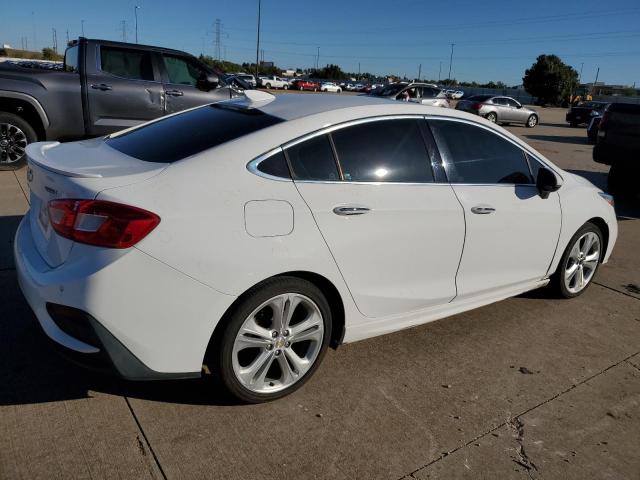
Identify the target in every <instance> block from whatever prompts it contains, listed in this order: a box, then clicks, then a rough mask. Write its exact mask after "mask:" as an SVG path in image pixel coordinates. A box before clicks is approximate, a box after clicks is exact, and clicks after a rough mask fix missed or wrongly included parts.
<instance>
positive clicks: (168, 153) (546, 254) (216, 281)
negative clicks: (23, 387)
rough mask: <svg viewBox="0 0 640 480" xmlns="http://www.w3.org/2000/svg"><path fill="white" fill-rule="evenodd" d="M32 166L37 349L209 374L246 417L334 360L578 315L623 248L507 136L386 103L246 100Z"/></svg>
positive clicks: (27, 234)
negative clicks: (546, 304) (479, 319)
mask: <svg viewBox="0 0 640 480" xmlns="http://www.w3.org/2000/svg"><path fill="white" fill-rule="evenodd" d="M239 139H242V141H237V140H239ZM27 152H28V156H29V172H28V175H27V178H28V179H29V185H30V188H31V205H30V210H29V212H28V213H27V214H26V216H25V217H24V218H23V220H22V222H21V224H20V226H19V228H18V231H17V234H16V239H15V243H14V248H15V265H16V272H17V276H18V279H19V283H20V286H21V289H22V291H23V292H24V295H25V297H26V299H27V301H28V303H29V305H31V308H32V309H33V311H34V312H35V315H36V317H37V319H38V321H39V322H40V325H41V326H42V328H43V330H44V332H45V333H46V335H48V336H49V337H50V338H51V339H53V341H54V342H56V343H57V344H58V345H59V346H60V347H61V348H63V349H66V350H67V351H68V352H69V353H71V354H73V355H75V356H76V357H84V359H85V361H86V362H90V363H93V364H94V365H95V366H99V365H107V366H109V365H110V366H111V368H114V369H115V370H116V372H117V373H119V374H120V375H122V376H124V377H126V378H130V379H137V380H140V379H166V378H188V377H199V376H200V375H201V372H202V371H203V364H204V365H206V366H207V367H208V370H209V371H211V372H215V373H216V376H217V377H219V378H220V379H221V381H222V383H223V384H224V385H225V386H226V387H227V388H228V389H229V391H230V392H232V393H233V394H234V395H235V396H236V397H238V398H240V399H241V400H243V401H246V402H262V401H266V400H272V399H275V398H277V397H281V396H284V395H286V394H288V393H290V392H292V391H294V390H295V389H296V388H298V387H300V386H301V385H302V384H303V383H304V382H305V381H307V380H308V379H309V377H310V376H311V375H312V374H313V373H314V371H316V369H317V368H318V365H319V364H320V361H321V360H322V358H323V355H324V353H325V350H326V348H327V347H328V346H329V345H333V346H334V347H335V346H337V345H339V344H341V343H346V342H354V341H357V340H363V339H365V338H368V337H373V336H376V335H381V334H384V333H389V332H392V331H395V330H400V329H404V328H407V327H410V326H414V325H418V324H421V323H425V322H429V321H432V320H436V319H440V318H443V317H446V316H448V315H452V314H456V313H460V312H463V311H465V310H469V309H472V308H476V307H480V306H482V305H486V304H489V303H491V302H495V301H498V300H502V299H504V298H507V297H510V296H513V295H518V294H520V293H522V292H525V291H527V290H531V289H534V288H538V287H542V286H545V285H547V284H551V285H552V286H553V287H554V288H555V289H556V291H557V292H558V293H559V294H560V295H562V296H564V297H575V296H577V295H580V294H582V293H584V292H585V290H586V289H587V287H588V286H589V284H590V283H591V281H592V279H593V278H594V275H595V274H596V271H597V269H598V267H599V265H600V264H601V263H604V262H606V261H607V260H608V258H609V255H610V254H611V250H612V248H613V246H614V244H615V241H616V237H617V222H616V216H615V212H614V210H613V208H612V206H611V204H610V202H611V197H609V196H608V195H606V194H604V193H603V192H601V191H600V190H598V189H597V188H595V187H594V186H593V185H591V184H590V183H588V182H586V181H585V180H584V179H583V178H582V177H578V176H576V175H573V174H571V173H569V172H566V171H563V170H562V169H560V168H558V167H556V166H555V165H554V164H552V163H551V162H550V161H549V160H547V159H546V158H545V157H544V156H543V155H542V154H540V153H538V152H537V151H536V150H534V149H533V148H532V147H531V146H529V145H528V144H527V143H525V142H523V141H522V140H520V139H519V138H518V137H516V136H514V135H512V134H510V133H509V132H506V131H505V130H503V129H500V128H497V127H496V126H495V125H493V124H491V123H489V122H487V121H486V120H484V119H481V118H478V117H477V116H471V115H468V114H465V113H462V112H458V111H454V110H444V109H441V108H433V107H426V106H423V105H418V104H415V103H409V102H390V101H388V100H387V99H385V98H371V97H364V96H339V95H334V96H326V95H325V96H309V95H283V96H278V97H277V98H276V97H274V96H272V95H269V94H267V93H265V92H260V91H255V90H249V91H247V93H246V98H239V99H233V100H230V101H225V102H219V103H216V104H212V105H207V106H203V107H200V108H196V109H192V110H189V111H186V112H183V113H180V114H177V115H174V116H170V117H167V118H163V119H160V120H158V121H155V122H150V123H147V124H145V125H143V126H140V127H137V128H133V129H130V130H126V131H123V132H119V133H117V134H112V135H110V136H107V137H104V138H99V139H94V140H89V141H83V142H78V143H67V144H58V143H57V142H44V143H36V144H32V145H29V146H28V147H27ZM294 218H295V222H294ZM514 259H517V261H514ZM178 320H179V321H178ZM496 334H498V333H496ZM76 359H77V360H78V358H76ZM80 361H82V360H80ZM204 370H205V371H206V370H207V369H204Z"/></svg>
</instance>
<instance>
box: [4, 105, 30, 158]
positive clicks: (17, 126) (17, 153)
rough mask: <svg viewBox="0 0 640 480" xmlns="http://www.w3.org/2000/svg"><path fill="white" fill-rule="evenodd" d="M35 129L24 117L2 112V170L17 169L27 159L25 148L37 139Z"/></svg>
mask: <svg viewBox="0 0 640 480" xmlns="http://www.w3.org/2000/svg"><path fill="white" fill-rule="evenodd" d="M37 140H38V138H37V135H36V132H35V130H34V129H33V128H32V127H31V125H29V123H27V122H26V121H25V120H24V119H23V118H21V117H19V116H17V115H14V114H13V113H6V112H0V170H16V169H18V168H20V167H22V166H23V165H24V164H25V163H26V161H27V155H26V153H25V148H26V147H27V145H28V144H29V143H32V142H35V141H37Z"/></svg>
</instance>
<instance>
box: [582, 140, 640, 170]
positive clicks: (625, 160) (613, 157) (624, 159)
mask: <svg viewBox="0 0 640 480" xmlns="http://www.w3.org/2000/svg"><path fill="white" fill-rule="evenodd" d="M639 158H640V149H631V148H624V147H619V146H616V145H611V144H609V143H607V142H606V140H605V141H599V142H598V143H597V144H596V145H595V146H594V147H593V160H594V162H596V163H603V164H605V165H625V166H629V167H631V166H633V167H636V166H637V168H639V169H640V160H639Z"/></svg>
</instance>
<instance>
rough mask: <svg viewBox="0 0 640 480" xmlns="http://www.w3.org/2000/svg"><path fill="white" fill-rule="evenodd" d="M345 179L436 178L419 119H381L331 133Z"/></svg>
mask: <svg viewBox="0 0 640 480" xmlns="http://www.w3.org/2000/svg"><path fill="white" fill-rule="evenodd" d="M332 137H333V141H334V143H335V147H336V153H337V154H338V160H339V161H340V166H341V167H342V173H343V175H344V179H345V181H354V182H410V183H423V182H433V172H432V171H431V166H430V164H429V157H428V155H427V149H426V147H425V144H424V140H423V138H422V134H421V132H420V127H419V125H418V120H415V119H402V120H382V121H376V122H369V123H363V124H360V125H354V126H352V127H346V128H343V129H340V130H337V131H335V132H333V133H332Z"/></svg>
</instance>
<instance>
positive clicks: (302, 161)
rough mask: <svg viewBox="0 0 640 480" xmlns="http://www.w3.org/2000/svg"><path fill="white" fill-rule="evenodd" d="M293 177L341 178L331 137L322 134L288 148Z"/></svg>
mask: <svg viewBox="0 0 640 480" xmlns="http://www.w3.org/2000/svg"><path fill="white" fill-rule="evenodd" d="M287 155H288V157H289V162H290V165H291V170H292V173H293V178H295V179H297V180H326V181H336V180H340V175H339V173H338V167H337V165H336V161H335V158H334V157H333V150H332V149H331V143H330V142H329V137H327V136H326V135H321V136H319V137H314V138H311V139H309V140H307V141H304V142H302V143H298V144H297V145H294V146H292V147H289V148H288V149H287Z"/></svg>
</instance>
